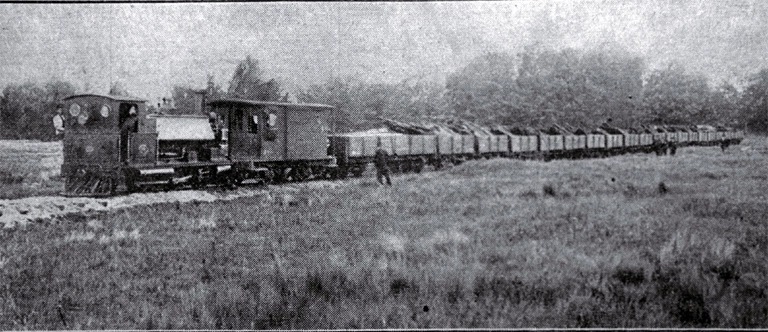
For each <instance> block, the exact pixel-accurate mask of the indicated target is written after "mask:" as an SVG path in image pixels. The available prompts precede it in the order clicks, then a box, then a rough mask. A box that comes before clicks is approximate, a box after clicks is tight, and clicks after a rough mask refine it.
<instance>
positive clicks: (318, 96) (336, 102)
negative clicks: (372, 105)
mask: <svg viewBox="0 0 768 332" xmlns="http://www.w3.org/2000/svg"><path fill="white" fill-rule="evenodd" d="M355 85H356V83H354V81H353V79H352V78H351V77H346V78H341V77H332V78H330V79H328V81H326V82H325V83H323V84H312V85H310V86H309V88H307V89H305V90H302V91H300V92H299V94H298V96H297V99H298V100H299V102H303V103H319V104H327V105H331V106H335V107H336V111H335V112H334V116H333V120H332V129H333V130H335V131H348V130H350V129H351V128H354V127H356V125H355V123H353V120H352V119H351V116H350V114H353V113H355V112H356V111H358V110H359V109H358V106H359V105H358V104H357V100H356V99H355V96H356V93H357V91H359V90H358V89H357V87H356V86H355Z"/></svg>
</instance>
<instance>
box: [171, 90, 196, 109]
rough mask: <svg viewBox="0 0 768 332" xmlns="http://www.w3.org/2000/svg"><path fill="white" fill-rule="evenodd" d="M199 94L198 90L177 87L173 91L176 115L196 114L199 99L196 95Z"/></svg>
mask: <svg viewBox="0 0 768 332" xmlns="http://www.w3.org/2000/svg"><path fill="white" fill-rule="evenodd" d="M197 93H199V91H198V90H195V89H192V88H190V87H188V86H179V85H176V86H174V87H173V90H172V91H171V97H172V98H173V102H174V106H175V107H176V109H175V110H174V112H173V113H175V114H195V113H196V112H195V107H196V106H197V105H195V103H197V101H198V100H197V99H196V98H195V94H197Z"/></svg>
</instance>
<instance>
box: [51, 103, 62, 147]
mask: <svg viewBox="0 0 768 332" xmlns="http://www.w3.org/2000/svg"><path fill="white" fill-rule="evenodd" d="M53 129H54V130H56V139H57V140H59V139H62V138H64V115H62V114H61V108H58V109H57V110H56V115H54V116H53Z"/></svg>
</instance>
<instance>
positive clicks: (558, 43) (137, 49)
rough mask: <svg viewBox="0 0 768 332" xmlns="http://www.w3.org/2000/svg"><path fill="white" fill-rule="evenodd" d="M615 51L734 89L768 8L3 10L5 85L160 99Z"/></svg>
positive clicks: (752, 63) (751, 62)
mask: <svg viewBox="0 0 768 332" xmlns="http://www.w3.org/2000/svg"><path fill="white" fill-rule="evenodd" d="M536 41H538V42H541V43H542V44H543V45H547V46H551V47H554V48H562V47H575V48H581V49H587V48H592V47H596V46H599V45H601V44H603V43H606V42H607V43H615V44H618V45H620V46H622V47H624V48H626V49H628V50H629V51H631V52H633V53H635V54H637V55H639V56H642V57H644V58H646V60H647V61H648V63H649V65H650V66H651V67H652V68H653V67H660V66H664V65H666V64H667V63H668V62H670V61H678V62H680V63H682V64H684V65H686V66H687V67H688V68H689V69H690V70H692V71H698V72H702V73H704V74H707V75H709V76H711V77H713V78H714V79H715V80H716V81H719V80H721V79H728V80H735V79H738V78H741V77H743V76H744V75H747V74H750V73H754V72H756V71H757V70H759V69H762V68H768V56H766V55H768V2H765V1H752V0H740V1H700V0H691V1H669V0H667V1H578V2H577V1H508V2H449V3H441V2H428V3H410V2H409V3H370V2H365V3H339V2H333V3H305V2H301V3H241V4H224V3H203V4H189V3H185V4H0V86H5V85H6V84H8V83H23V82H45V81H48V80H50V79H52V78H54V79H62V80H67V81H70V82H72V83H74V84H76V85H77V87H78V88H79V89H81V90H82V89H83V88H84V86H85V84H86V82H89V83H88V84H90V87H91V92H97V93H106V92H107V91H108V90H109V84H110V82H112V81H122V82H123V83H124V85H125V87H126V88H127V90H128V91H129V92H131V93H132V94H134V95H136V96H140V97H144V98H148V99H150V100H157V98H158V97H162V96H169V95H170V88H171V87H172V86H173V85H175V84H178V85H190V86H193V87H200V88H202V87H204V85H205V82H206V75H207V74H212V75H215V78H216V81H217V82H218V83H220V84H221V85H222V86H223V87H224V88H225V89H226V87H227V85H228V81H229V79H230V78H231V75H232V73H233V71H234V68H235V66H236V65H237V63H238V62H239V61H240V60H242V59H244V58H245V57H246V55H249V54H250V55H252V56H254V57H255V58H256V59H258V60H259V61H260V62H261V64H262V67H263V69H264V70H265V72H266V74H267V76H269V77H277V78H278V79H279V80H280V81H281V82H282V83H283V84H284V85H285V86H286V87H287V88H288V90H294V91H295V90H296V89H297V88H301V87H304V86H307V85H308V84H311V83H317V82H320V81H323V80H325V79H327V78H328V77H330V76H333V75H337V76H353V77H356V78H358V79H361V80H364V81H368V82H397V81H400V80H403V79H407V78H412V79H433V80H443V79H444V78H445V77H446V76H447V75H448V74H450V73H451V72H453V71H455V70H456V69H459V68H461V67H462V66H464V65H466V64H467V63H468V62H469V61H470V60H471V59H472V58H474V57H476V56H478V55H482V54H483V53H486V52H493V51H504V52H510V53H513V54H515V53H518V52H519V51H520V50H521V49H522V47H523V46H525V45H528V44H531V43H533V42H536Z"/></svg>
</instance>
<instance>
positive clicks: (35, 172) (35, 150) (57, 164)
mask: <svg viewBox="0 0 768 332" xmlns="http://www.w3.org/2000/svg"><path fill="white" fill-rule="evenodd" d="M62 162H63V155H62V151H61V142H37V141H8V140H0V188H1V189H2V190H0V199H13V198H20V197H28V196H37V195H55V194H58V193H60V192H61V191H62V190H64V179H62V178H61V163H62Z"/></svg>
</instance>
